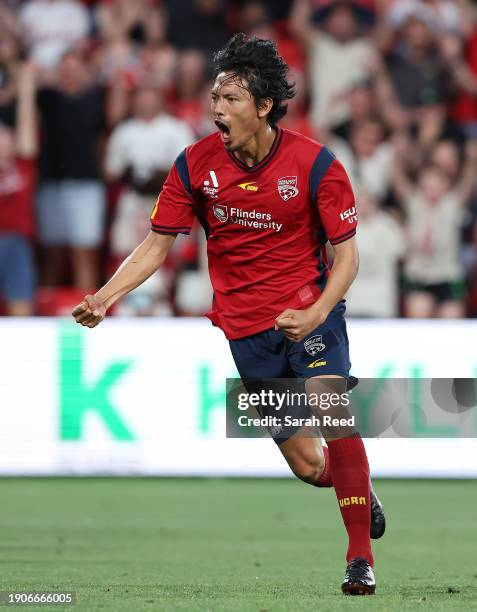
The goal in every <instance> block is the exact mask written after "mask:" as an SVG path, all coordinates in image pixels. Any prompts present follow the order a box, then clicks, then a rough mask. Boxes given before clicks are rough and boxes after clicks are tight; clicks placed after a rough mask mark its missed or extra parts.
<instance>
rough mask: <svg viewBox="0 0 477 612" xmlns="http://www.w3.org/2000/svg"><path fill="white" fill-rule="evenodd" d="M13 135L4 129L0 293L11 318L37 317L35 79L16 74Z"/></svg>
mask: <svg viewBox="0 0 477 612" xmlns="http://www.w3.org/2000/svg"><path fill="white" fill-rule="evenodd" d="M17 86H18V97H17V123H16V129H15V132H13V131H12V130H11V129H9V128H7V127H4V126H2V127H0V293H1V295H2V297H3V299H4V301H5V303H6V311H7V314H9V315H31V314H33V292H34V286H35V276H36V274H35V264H34V261H33V255H32V248H31V239H32V237H33V234H34V215H33V198H34V189H35V170H36V159H35V158H36V155H37V151H38V143H37V126H36V121H35V76H34V68H33V66H32V65H29V64H25V65H23V66H22V67H21V69H20V70H19V72H18V84H17Z"/></svg>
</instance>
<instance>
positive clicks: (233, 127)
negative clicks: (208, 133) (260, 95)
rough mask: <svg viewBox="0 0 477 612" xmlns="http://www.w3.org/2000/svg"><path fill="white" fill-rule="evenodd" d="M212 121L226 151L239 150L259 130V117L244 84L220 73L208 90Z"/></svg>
mask: <svg viewBox="0 0 477 612" xmlns="http://www.w3.org/2000/svg"><path fill="white" fill-rule="evenodd" d="M211 109H212V117H213V119H214V122H215V125H216V126H217V127H218V128H219V130H220V135H221V137H222V142H223V143H224V146H225V147H226V148H227V149H229V150H230V151H236V150H238V149H240V148H242V147H243V146H244V145H245V144H246V143H247V142H248V141H249V140H250V139H251V138H252V137H253V136H254V135H255V134H256V133H257V131H258V130H259V128H260V125H261V117H260V114H259V112H258V110H257V107H256V106H255V102H254V100H253V98H252V95H251V94H250V92H249V91H248V88H247V84H246V83H244V82H243V81H242V80H241V79H240V78H239V77H237V76H234V75H233V74H231V73H229V72H221V73H220V74H219V75H218V76H217V78H216V79H215V83H214V86H213V88H212V103H211Z"/></svg>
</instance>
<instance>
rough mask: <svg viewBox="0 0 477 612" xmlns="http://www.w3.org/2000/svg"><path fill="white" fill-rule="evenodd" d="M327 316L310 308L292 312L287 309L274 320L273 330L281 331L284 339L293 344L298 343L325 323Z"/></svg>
mask: <svg viewBox="0 0 477 612" xmlns="http://www.w3.org/2000/svg"><path fill="white" fill-rule="evenodd" d="M326 317H327V314H325V313H323V312H319V311H318V312H317V311H316V310H312V309H311V308H307V309H306V310H293V309H292V308H287V309H286V310H284V311H283V312H282V314H281V315H279V316H278V317H277V318H276V320H275V321H276V322H275V329H276V330H281V331H282V332H283V333H284V334H285V337H286V338H288V339H289V340H293V342H300V340H303V338H304V337H305V336H307V335H308V334H309V333H310V332H311V331H313V330H314V329H315V327H318V325H321V324H322V323H324V322H325V320H326Z"/></svg>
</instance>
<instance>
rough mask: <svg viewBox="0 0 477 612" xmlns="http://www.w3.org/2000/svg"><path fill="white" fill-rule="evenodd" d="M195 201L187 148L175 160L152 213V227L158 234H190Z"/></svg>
mask: <svg viewBox="0 0 477 612" xmlns="http://www.w3.org/2000/svg"><path fill="white" fill-rule="evenodd" d="M193 221H194V201H193V198H192V189H191V182H190V177H189V170H188V167H187V158H186V150H185V149H184V151H182V153H181V154H180V155H179V157H178V158H177V159H176V161H175V162H174V165H173V166H172V168H171V170H170V172H169V174H168V176H167V178H166V180H165V183H164V186H163V188H162V191H161V193H160V194H159V197H158V198H157V201H156V205H155V206H154V209H153V211H152V214H151V229H152V231H153V232H157V233H158V234H189V233H190V230H191V227H192V222H193Z"/></svg>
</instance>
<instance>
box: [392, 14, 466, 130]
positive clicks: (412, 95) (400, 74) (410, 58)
mask: <svg viewBox="0 0 477 612" xmlns="http://www.w3.org/2000/svg"><path fill="white" fill-rule="evenodd" d="M423 9H424V7H421V6H420V5H418V7H416V9H415V10H414V11H412V12H410V13H409V14H408V16H407V18H406V20H405V21H404V22H403V25H402V27H401V29H400V30H399V32H397V39H396V42H395V45H394V46H393V48H392V49H391V50H390V52H389V53H387V56H386V62H387V66H388V70H389V74H390V76H391V79H392V81H393V83H394V86H395V92H396V95H397V97H398V99H399V101H400V103H401V105H402V106H403V107H404V108H406V109H407V110H408V111H409V113H410V118H411V120H413V119H414V117H413V116H412V111H416V110H418V109H419V108H421V107H423V106H432V105H436V104H441V103H443V102H446V101H447V100H448V99H449V96H450V94H451V93H453V91H454V86H453V79H452V75H451V74H449V71H448V67H447V65H446V62H445V58H444V57H443V55H442V53H441V51H440V49H439V46H438V38H437V36H436V31H435V27H433V26H434V24H433V21H432V19H431V17H429V14H428V12H427V11H426V10H423Z"/></svg>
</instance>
